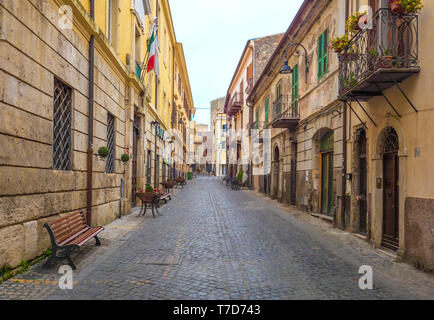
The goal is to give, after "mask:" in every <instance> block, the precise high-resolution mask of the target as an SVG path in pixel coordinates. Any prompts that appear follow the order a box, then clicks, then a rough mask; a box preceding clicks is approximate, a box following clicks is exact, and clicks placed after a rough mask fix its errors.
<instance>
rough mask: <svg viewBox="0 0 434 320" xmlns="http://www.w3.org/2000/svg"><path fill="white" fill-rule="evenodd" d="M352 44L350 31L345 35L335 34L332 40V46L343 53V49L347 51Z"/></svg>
mask: <svg viewBox="0 0 434 320" xmlns="http://www.w3.org/2000/svg"><path fill="white" fill-rule="evenodd" d="M349 46H350V39H349V35H348V33H345V34H344V35H343V36H341V37H338V36H334V37H333V38H332V39H331V40H330V47H331V48H332V49H333V50H334V51H335V52H336V53H341V52H342V51H345V50H347V49H348V48H349Z"/></svg>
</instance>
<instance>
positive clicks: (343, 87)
mask: <svg viewBox="0 0 434 320" xmlns="http://www.w3.org/2000/svg"><path fill="white" fill-rule="evenodd" d="M418 67H419V61H418V16H417V15H416V14H400V13H394V12H392V11H391V10H390V9H387V8H383V9H380V10H378V11H377V12H376V14H375V15H374V17H373V23H372V29H365V30H361V31H358V33H356V34H355V35H354V37H353V38H352V39H351V40H350V45H349V47H348V49H346V50H345V51H344V52H342V53H339V95H340V96H342V95H345V94H346V93H347V92H348V91H350V90H351V89H352V88H354V87H355V86H356V85H357V84H358V83H360V82H361V81H363V80H365V79H367V78H368V77H369V76H370V75H371V74H373V73H375V72H376V71H377V70H379V69H387V68H389V69H391V68H395V69H400V68H401V69H402V68H409V69H410V68H418Z"/></svg>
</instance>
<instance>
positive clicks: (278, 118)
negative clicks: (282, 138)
mask: <svg viewBox="0 0 434 320" xmlns="http://www.w3.org/2000/svg"><path fill="white" fill-rule="evenodd" d="M299 121H300V113H299V108H298V100H297V101H292V99H291V96H282V97H280V98H279V99H277V101H275V102H274V104H273V120H272V122H271V123H270V126H271V127H272V128H280V129H292V128H295V127H297V125H298V122H299Z"/></svg>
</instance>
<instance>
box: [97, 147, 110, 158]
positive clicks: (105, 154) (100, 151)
mask: <svg viewBox="0 0 434 320" xmlns="http://www.w3.org/2000/svg"><path fill="white" fill-rule="evenodd" d="M109 153H110V150H109V148H107V147H101V148H99V149H98V157H99V159H100V160H104V159H105V158H107V157H108V155H109Z"/></svg>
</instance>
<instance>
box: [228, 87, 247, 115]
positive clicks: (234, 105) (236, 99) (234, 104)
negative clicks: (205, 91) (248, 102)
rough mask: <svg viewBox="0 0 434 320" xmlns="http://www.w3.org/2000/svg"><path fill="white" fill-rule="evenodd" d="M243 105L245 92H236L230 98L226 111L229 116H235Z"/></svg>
mask: <svg viewBox="0 0 434 320" xmlns="http://www.w3.org/2000/svg"><path fill="white" fill-rule="evenodd" d="M242 107H243V94H242V93H241V92H236V93H235V94H234V95H233V96H232V97H231V99H230V101H229V104H228V108H227V110H226V113H227V114H228V115H229V116H235V115H236V114H237V113H238V111H240V109H241V108H242Z"/></svg>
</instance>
